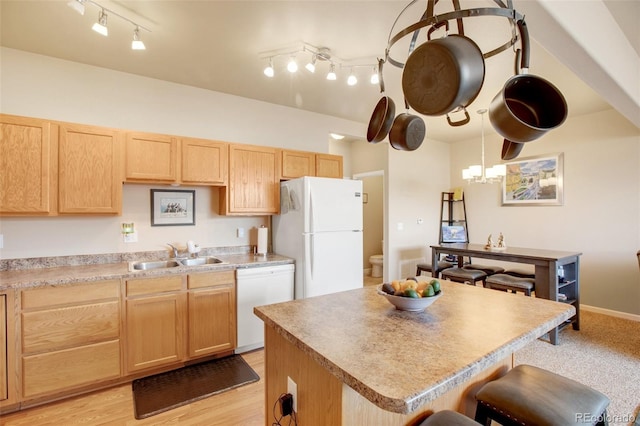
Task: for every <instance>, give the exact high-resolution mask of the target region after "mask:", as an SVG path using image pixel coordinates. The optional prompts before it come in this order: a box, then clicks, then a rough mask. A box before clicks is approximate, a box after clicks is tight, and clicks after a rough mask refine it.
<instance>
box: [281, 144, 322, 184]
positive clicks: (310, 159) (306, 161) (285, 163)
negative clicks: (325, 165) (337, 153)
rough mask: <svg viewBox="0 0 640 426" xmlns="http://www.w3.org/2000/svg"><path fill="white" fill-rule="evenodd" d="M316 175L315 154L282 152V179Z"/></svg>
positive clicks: (286, 150) (284, 150) (285, 150)
mask: <svg viewBox="0 0 640 426" xmlns="http://www.w3.org/2000/svg"><path fill="white" fill-rule="evenodd" d="M315 175H316V155H315V154H314V153H313V152H306V151H292V150H288V149H283V150H282V173H281V176H280V177H281V178H282V179H295V178H299V177H302V176H315Z"/></svg>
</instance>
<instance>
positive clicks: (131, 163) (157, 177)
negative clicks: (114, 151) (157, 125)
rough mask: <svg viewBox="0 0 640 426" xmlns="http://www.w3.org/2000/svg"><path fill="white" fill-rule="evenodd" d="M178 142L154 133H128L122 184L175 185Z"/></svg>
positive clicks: (176, 139)
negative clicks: (153, 183) (123, 182)
mask: <svg viewBox="0 0 640 426" xmlns="http://www.w3.org/2000/svg"><path fill="white" fill-rule="evenodd" d="M177 180H178V138H176V137H173V136H168V135H158V134H153V133H135V132H129V133H127V141H126V148H125V182H160V183H175V182H177Z"/></svg>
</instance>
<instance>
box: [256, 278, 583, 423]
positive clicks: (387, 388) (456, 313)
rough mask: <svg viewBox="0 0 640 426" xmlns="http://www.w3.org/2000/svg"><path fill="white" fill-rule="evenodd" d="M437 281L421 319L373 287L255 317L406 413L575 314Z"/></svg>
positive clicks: (266, 309)
mask: <svg viewBox="0 0 640 426" xmlns="http://www.w3.org/2000/svg"><path fill="white" fill-rule="evenodd" d="M441 282H442V290H443V293H442V296H441V297H440V298H439V299H438V300H437V301H436V302H435V303H434V304H433V305H431V306H430V307H428V308H427V309H426V310H425V311H422V312H418V313H415V312H405V311H398V310H396V309H395V308H394V307H393V305H391V304H390V303H389V302H388V301H387V300H386V299H385V298H384V297H383V296H381V295H378V294H377V292H376V288H375V287H365V288H362V289H356V290H349V291H345V292H341V293H335V294H330V295H325V296H319V297H313V298H309V299H302V300H294V301H292V302H286V303H279V304H273V305H267V306H259V307H256V308H255V309H254V312H255V313H256V315H257V316H258V317H260V318H261V319H262V320H263V321H265V324H266V325H267V326H269V327H273V328H274V329H275V330H276V331H277V332H278V333H280V334H281V335H282V336H283V337H284V338H285V339H287V340H288V341H289V342H291V343H292V344H293V345H295V346H296V347H297V348H298V349H300V350H301V351H303V352H304V353H306V354H307V355H309V356H310V357H311V358H312V359H314V360H315V361H316V362H318V363H319V364H320V365H321V366H323V367H324V368H326V369H327V370H328V371H329V372H330V373H331V374H333V375H334V376H336V377H337V378H338V379H340V380H341V381H342V382H343V383H345V384H347V385H348V386H350V387H351V388H353V389H354V390H356V391H357V392H359V393H360V394H361V395H362V396H364V397H365V398H367V399H368V400H369V401H371V402H373V403H374V404H376V405H377V406H378V407H380V408H382V409H384V410H387V411H392V412H397V413H405V414H406V413H411V412H413V411H414V410H416V409H418V408H419V407H420V406H422V405H423V404H425V403H428V402H430V401H432V400H434V399H435V398H437V397H439V396H440V395H442V394H444V393H445V392H447V391H449V390H451V389H453V388H454V387H455V386H457V385H459V384H461V383H464V382H466V381H467V380H469V379H470V378H471V377H472V376H474V375H475V374H477V373H479V372H480V371H482V370H483V369H485V368H487V367H489V366H491V365H493V364H495V363H496V362H498V361H499V360H501V359H503V358H505V357H507V356H509V355H511V354H512V353H513V352H515V351H517V350H518V349H520V348H522V347H524V346H525V345H526V344H527V343H529V342H531V341H533V340H535V339H537V338H538V337H540V336H542V335H544V334H545V333H546V332H548V331H549V330H550V329H552V328H553V327H556V326H558V325H559V324H561V323H562V322H563V321H565V320H567V319H569V318H570V317H572V316H573V315H574V313H575V308H574V307H573V306H571V305H568V304H563V303H558V302H552V301H549V300H546V299H536V298H532V297H525V296H522V295H514V294H509V293H503V292H500V291H495V290H489V289H484V288H481V287H472V286H468V285H463V284H457V283H452V282H449V281H444V280H441ZM268 350H269V348H267V351H268Z"/></svg>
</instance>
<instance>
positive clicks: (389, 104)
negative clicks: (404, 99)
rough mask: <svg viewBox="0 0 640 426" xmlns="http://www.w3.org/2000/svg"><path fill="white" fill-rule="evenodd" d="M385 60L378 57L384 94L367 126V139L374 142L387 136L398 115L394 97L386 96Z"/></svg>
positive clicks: (381, 90)
mask: <svg viewBox="0 0 640 426" xmlns="http://www.w3.org/2000/svg"><path fill="white" fill-rule="evenodd" d="M383 62H384V61H383V60H382V59H378V78H379V80H380V92H381V93H382V94H383V96H382V98H380V100H379V101H378V103H377V104H376V107H375V108H374V110H373V114H371V119H370V120H369V127H368V128H367V141H369V142H373V143H377V142H380V141H382V140H383V139H384V138H386V137H387V135H388V134H389V130H391V125H392V124H393V118H394V116H395V115H396V106H395V103H394V102H393V99H391V98H390V97H388V96H384V81H383V80H382V64H383Z"/></svg>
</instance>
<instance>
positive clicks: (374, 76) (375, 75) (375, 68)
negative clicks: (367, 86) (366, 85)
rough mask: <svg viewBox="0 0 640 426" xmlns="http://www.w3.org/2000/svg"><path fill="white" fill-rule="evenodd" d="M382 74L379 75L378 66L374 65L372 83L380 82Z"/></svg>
mask: <svg viewBox="0 0 640 426" xmlns="http://www.w3.org/2000/svg"><path fill="white" fill-rule="evenodd" d="M379 83H380V75H378V68H377V67H373V73H372V74H371V84H379Z"/></svg>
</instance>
